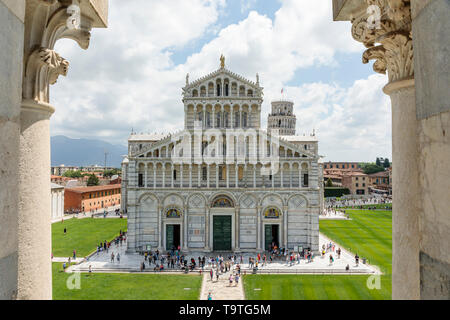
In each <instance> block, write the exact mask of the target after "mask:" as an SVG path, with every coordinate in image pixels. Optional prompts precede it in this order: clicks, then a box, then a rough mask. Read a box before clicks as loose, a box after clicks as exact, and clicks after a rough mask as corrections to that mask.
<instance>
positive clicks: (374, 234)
mask: <svg viewBox="0 0 450 320" xmlns="http://www.w3.org/2000/svg"><path fill="white" fill-rule="evenodd" d="M346 213H348V214H349V215H350V218H351V220H321V221H320V232H321V233H323V234H324V235H326V236H327V237H328V238H330V239H332V240H334V241H336V242H337V243H339V245H341V246H343V247H344V248H346V249H348V250H350V251H351V252H353V253H358V255H359V256H360V257H361V258H363V257H366V258H368V260H369V263H370V264H374V265H377V266H378V267H379V268H380V269H381V271H382V272H383V273H384V274H387V275H390V274H391V270H392V212H391V211H381V210H377V211H373V210H354V209H347V210H346Z"/></svg>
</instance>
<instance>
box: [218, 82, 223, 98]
mask: <svg viewBox="0 0 450 320" xmlns="http://www.w3.org/2000/svg"><path fill="white" fill-rule="evenodd" d="M221 95H222V91H221V88H220V84H219V83H218V84H217V96H218V97H220V96H221Z"/></svg>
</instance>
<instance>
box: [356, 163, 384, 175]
mask: <svg viewBox="0 0 450 320" xmlns="http://www.w3.org/2000/svg"><path fill="white" fill-rule="evenodd" d="M361 168H362V169H363V171H364V173H365V174H372V173H377V172H381V171H384V167H383V166H381V165H380V166H379V165H376V164H375V163H366V164H364V165H363V166H362V167H361Z"/></svg>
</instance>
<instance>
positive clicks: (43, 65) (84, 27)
mask: <svg viewBox="0 0 450 320" xmlns="http://www.w3.org/2000/svg"><path fill="white" fill-rule="evenodd" d="M68 4H69V3H65V4H64V3H62V2H60V1H57V0H35V1H27V7H26V16H25V41H24V49H25V50H24V59H25V64H24V68H25V70H24V79H23V98H24V99H31V100H36V101H40V102H44V103H48V102H49V85H52V84H55V83H56V81H57V79H58V77H59V76H60V75H63V76H66V75H67V72H68V69H69V62H68V61H67V60H66V59H64V58H62V57H61V56H60V55H59V54H58V53H56V52H55V51H54V47H55V43H56V42H57V41H58V40H59V39H63V38H66V39H72V40H74V41H76V42H77V43H78V44H79V46H80V47H81V48H83V49H87V48H88V47H89V41H90V37H91V34H90V30H91V28H92V20H91V19H90V18H88V17H87V16H85V15H83V12H81V14H80V25H79V28H78V29H71V28H69V27H68V26H67V24H68V23H67V21H68V18H69V17H71V16H70V14H69V13H68V12H67V5H68Z"/></svg>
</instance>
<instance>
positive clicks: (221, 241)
mask: <svg viewBox="0 0 450 320" xmlns="http://www.w3.org/2000/svg"><path fill="white" fill-rule="evenodd" d="M231 224H232V219H231V216H213V250H214V251H231V241H232V225H231Z"/></svg>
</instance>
